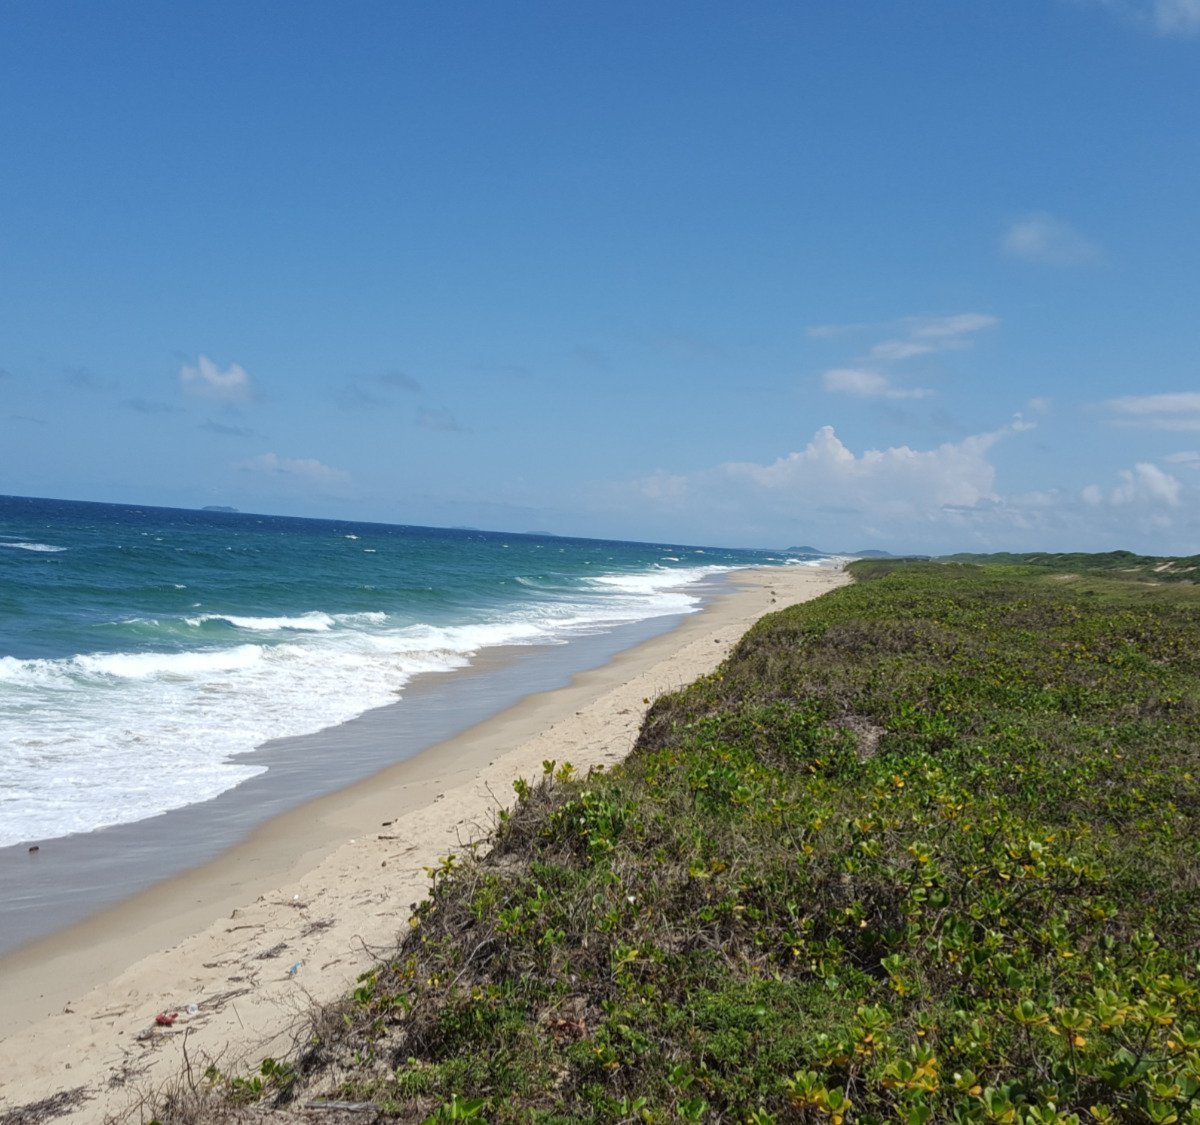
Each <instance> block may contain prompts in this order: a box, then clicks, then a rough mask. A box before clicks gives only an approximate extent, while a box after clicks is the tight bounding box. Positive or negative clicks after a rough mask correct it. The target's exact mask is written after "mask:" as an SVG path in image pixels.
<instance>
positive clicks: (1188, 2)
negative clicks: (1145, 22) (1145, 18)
mask: <svg viewBox="0 0 1200 1125" xmlns="http://www.w3.org/2000/svg"><path fill="white" fill-rule="evenodd" d="M1151 19H1152V20H1153V21H1154V27H1155V30H1156V31H1158V32H1159V33H1160V34H1162V35H1195V34H1197V33H1198V32H1200V0H1155V2H1154V7H1153V9H1152V10H1151Z"/></svg>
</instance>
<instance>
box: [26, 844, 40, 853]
mask: <svg viewBox="0 0 1200 1125" xmlns="http://www.w3.org/2000/svg"><path fill="white" fill-rule="evenodd" d="M41 850H42V849H41V848H39V847H38V846H37V844H34V845H33V847H31V848H30V849H29V854H30V855H33V854H34V853H35V852H40V851H41Z"/></svg>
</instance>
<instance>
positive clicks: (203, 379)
mask: <svg viewBox="0 0 1200 1125" xmlns="http://www.w3.org/2000/svg"><path fill="white" fill-rule="evenodd" d="M179 382H180V385H181V386H182V387H183V389H184V390H185V391H189V392H191V393H192V394H196V395H200V396H201V397H202V398H213V399H218V400H221V401H223V402H245V401H246V400H247V399H249V398H250V397H251V387H250V376H249V375H247V374H246V369H245V368H244V367H242V366H241V365H240V364H237V363H231V364H230V365H229V366H228V367H225V368H222V367H218V366H217V364H215V363H214V362H213V361H212V360H211V359H209V358H208V356H206V355H202V356H201V357H200V359H199V360H198V361H197V362H196V364H195V366H192V365H190V364H186V363H185V364H184V365H183V366H182V367H181V368H180V369H179Z"/></svg>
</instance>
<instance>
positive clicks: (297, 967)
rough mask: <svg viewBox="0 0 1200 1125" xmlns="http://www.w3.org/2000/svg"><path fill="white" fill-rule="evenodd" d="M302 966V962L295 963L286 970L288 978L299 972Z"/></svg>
mask: <svg viewBox="0 0 1200 1125" xmlns="http://www.w3.org/2000/svg"><path fill="white" fill-rule="evenodd" d="M302 964H303V962H302V961H297V962H296V963H295V964H294V965H293V966H292V967H291V968H290V969H288V976H289V977H294V976H295V975H296V974H297V973H298V972H299V971H300V966H301V965H302Z"/></svg>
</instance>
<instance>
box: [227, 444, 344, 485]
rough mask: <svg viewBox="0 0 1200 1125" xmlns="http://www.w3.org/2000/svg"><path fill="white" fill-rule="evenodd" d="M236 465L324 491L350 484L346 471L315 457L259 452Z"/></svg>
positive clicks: (263, 474)
mask: <svg viewBox="0 0 1200 1125" xmlns="http://www.w3.org/2000/svg"><path fill="white" fill-rule="evenodd" d="M236 467H237V468H239V469H241V470H242V471H243V472H247V473H257V474H259V475H261V476H267V477H285V478H290V479H291V480H293V481H296V482H299V483H303V484H306V485H315V486H317V487H318V488H320V489H322V490H325V491H341V490H342V489H344V488H346V487H347V486H348V485H349V484H350V474H349V473H348V472H346V471H345V470H344V469H335V468H334V467H333V466H332V465H326V464H325V463H324V462H322V461H318V460H317V459H316V458H315V457H280V456H279V454H277V453H260V454H259V455H258V456H257V457H251V458H250V459H249V460H248V461H240V462H238V464H237V466H236Z"/></svg>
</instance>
